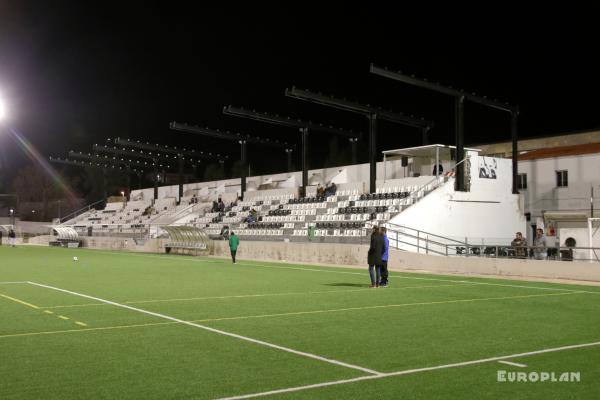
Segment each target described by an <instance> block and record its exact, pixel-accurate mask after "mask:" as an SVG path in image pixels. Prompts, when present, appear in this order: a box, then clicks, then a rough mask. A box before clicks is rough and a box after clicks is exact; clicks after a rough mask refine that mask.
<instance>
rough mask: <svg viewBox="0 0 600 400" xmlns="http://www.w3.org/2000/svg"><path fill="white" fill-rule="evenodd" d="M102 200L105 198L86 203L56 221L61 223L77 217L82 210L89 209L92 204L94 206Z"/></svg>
mask: <svg viewBox="0 0 600 400" xmlns="http://www.w3.org/2000/svg"><path fill="white" fill-rule="evenodd" d="M103 201H106V199H101V200H98V201H96V202H94V203H91V204H88V205H87V206H85V207H82V208H80V209H79V210H76V211H73V212H72V213H71V214H69V215H66V216H64V217H62V218H60V219H59V221H58V222H59V223H60V224H62V222H63V221H68V220H69V219H71V218H75V217H78V216H79V215H81V214H83V212H86V211H90V210H91V209H92V207H93V206H95V205H96V204H99V203H102V202H103ZM80 211H83V212H80Z"/></svg>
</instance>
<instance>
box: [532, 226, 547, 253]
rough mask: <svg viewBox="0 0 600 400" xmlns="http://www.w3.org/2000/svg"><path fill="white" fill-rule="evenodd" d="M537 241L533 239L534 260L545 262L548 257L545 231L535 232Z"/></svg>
mask: <svg viewBox="0 0 600 400" xmlns="http://www.w3.org/2000/svg"><path fill="white" fill-rule="evenodd" d="M535 233H536V234H535V239H533V246H534V247H533V258H535V259H536V260H545V259H546V256H547V247H548V244H547V241H546V236H544V230H543V229H541V228H537V229H536V230H535Z"/></svg>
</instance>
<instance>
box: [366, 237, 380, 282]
mask: <svg viewBox="0 0 600 400" xmlns="http://www.w3.org/2000/svg"><path fill="white" fill-rule="evenodd" d="M383 251H384V242H383V236H381V234H380V233H379V228H378V227H376V226H374V227H373V232H372V233H371V244H370V246H369V254H368V257H367V261H368V263H369V276H370V277H371V287H373V288H376V287H379V281H380V276H381V265H382V264H383V261H382V260H381V256H382V255H383ZM373 269H375V271H373ZM373 272H375V274H373Z"/></svg>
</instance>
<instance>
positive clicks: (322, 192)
mask: <svg viewBox="0 0 600 400" xmlns="http://www.w3.org/2000/svg"><path fill="white" fill-rule="evenodd" d="M317 197H325V189H323V186H321V184H320V183H319V185H318V186H317Z"/></svg>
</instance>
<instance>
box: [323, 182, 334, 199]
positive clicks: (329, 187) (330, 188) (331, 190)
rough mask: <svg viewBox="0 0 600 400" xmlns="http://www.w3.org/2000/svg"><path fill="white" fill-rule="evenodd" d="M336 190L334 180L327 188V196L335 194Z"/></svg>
mask: <svg viewBox="0 0 600 400" xmlns="http://www.w3.org/2000/svg"><path fill="white" fill-rule="evenodd" d="M336 191H337V187H336V186H335V183H333V182H332V183H331V185H329V186H327V188H326V189H325V197H329V196H334V195H335V192H336Z"/></svg>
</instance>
